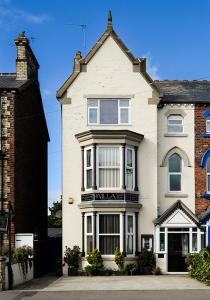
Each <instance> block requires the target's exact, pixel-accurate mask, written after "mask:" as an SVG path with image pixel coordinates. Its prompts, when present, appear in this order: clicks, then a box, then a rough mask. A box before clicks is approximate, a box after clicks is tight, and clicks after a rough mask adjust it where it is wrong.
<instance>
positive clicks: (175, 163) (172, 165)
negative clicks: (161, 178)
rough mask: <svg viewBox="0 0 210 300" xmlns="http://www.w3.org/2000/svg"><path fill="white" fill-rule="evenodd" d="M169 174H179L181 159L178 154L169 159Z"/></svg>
mask: <svg viewBox="0 0 210 300" xmlns="http://www.w3.org/2000/svg"><path fill="white" fill-rule="evenodd" d="M169 172H181V158H180V156H179V155H178V154H173V155H172V156H171V157H170V158H169Z"/></svg>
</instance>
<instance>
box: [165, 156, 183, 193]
mask: <svg viewBox="0 0 210 300" xmlns="http://www.w3.org/2000/svg"><path fill="white" fill-rule="evenodd" d="M174 154H176V155H178V156H179V158H180V160H181V171H180V172H169V160H170V158H171V157H172V156H173V155H174ZM182 173H183V159H182V157H181V156H180V155H179V154H178V153H173V154H172V155H171V156H170V157H169V158H168V192H169V193H181V192H182V180H183V179H182V177H183V175H182ZM171 175H180V190H175V191H174V190H171V189H170V183H171V182H170V176H171Z"/></svg>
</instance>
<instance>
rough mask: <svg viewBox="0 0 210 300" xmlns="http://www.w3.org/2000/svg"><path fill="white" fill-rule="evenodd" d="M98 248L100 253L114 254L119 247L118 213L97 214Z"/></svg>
mask: <svg viewBox="0 0 210 300" xmlns="http://www.w3.org/2000/svg"><path fill="white" fill-rule="evenodd" d="M98 228H99V231H98V238H99V250H100V252H101V254H102V255H111V254H114V251H115V249H116V248H120V215H119V214H99V226H98Z"/></svg>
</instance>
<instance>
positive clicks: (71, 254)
mask: <svg viewBox="0 0 210 300" xmlns="http://www.w3.org/2000/svg"><path fill="white" fill-rule="evenodd" d="M79 261H80V248H79V246H74V247H73V249H71V248H68V247H67V246H66V250H65V252H64V262H65V263H66V264H67V265H68V266H69V267H73V268H75V269H78V268H79Z"/></svg>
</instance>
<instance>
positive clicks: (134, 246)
mask: <svg viewBox="0 0 210 300" xmlns="http://www.w3.org/2000/svg"><path fill="white" fill-rule="evenodd" d="M128 217H132V219H133V232H132V233H130V232H128ZM125 229H126V255H127V257H129V256H134V255H135V249H136V239H135V236H136V228H135V214H134V213H130V212H127V213H126V220H125ZM129 236H132V237H133V253H128V237H129Z"/></svg>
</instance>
